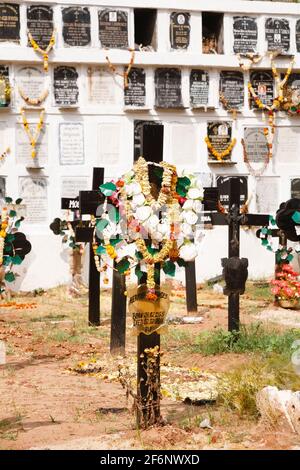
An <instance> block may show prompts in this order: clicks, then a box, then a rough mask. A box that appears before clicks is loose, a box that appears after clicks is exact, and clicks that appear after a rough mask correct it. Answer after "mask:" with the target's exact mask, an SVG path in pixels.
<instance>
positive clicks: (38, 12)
mask: <svg viewBox="0 0 300 470" xmlns="http://www.w3.org/2000/svg"><path fill="white" fill-rule="evenodd" d="M27 29H28V30H29V31H30V33H31V35H32V37H33V39H34V40H35V41H36V43H37V44H38V45H39V46H40V47H41V48H42V49H46V48H47V47H48V45H49V42H50V39H51V36H52V34H53V30H54V25H53V10H52V7H50V6H44V5H31V6H28V7H27ZM28 46H29V47H30V46H31V44H30V41H29V40H28Z"/></svg>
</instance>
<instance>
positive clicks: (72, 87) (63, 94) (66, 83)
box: [53, 65, 79, 106]
mask: <svg viewBox="0 0 300 470" xmlns="http://www.w3.org/2000/svg"><path fill="white" fill-rule="evenodd" d="M77 80H78V73H77V70H76V68H75V67H68V66H66V65H62V66H60V67H55V69H54V83H53V85H54V99H55V104H56V105H57V106H76V105H77V104H78V97H79V88H78V83H77Z"/></svg>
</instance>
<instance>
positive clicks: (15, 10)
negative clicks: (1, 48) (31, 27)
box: [0, 3, 20, 42]
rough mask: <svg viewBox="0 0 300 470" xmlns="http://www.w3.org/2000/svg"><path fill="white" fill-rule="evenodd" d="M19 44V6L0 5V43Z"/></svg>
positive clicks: (14, 4) (10, 4) (12, 4)
mask: <svg viewBox="0 0 300 470" xmlns="http://www.w3.org/2000/svg"><path fill="white" fill-rule="evenodd" d="M5 41H8V42H20V5H17V4H16V3H1V4H0V42H5Z"/></svg>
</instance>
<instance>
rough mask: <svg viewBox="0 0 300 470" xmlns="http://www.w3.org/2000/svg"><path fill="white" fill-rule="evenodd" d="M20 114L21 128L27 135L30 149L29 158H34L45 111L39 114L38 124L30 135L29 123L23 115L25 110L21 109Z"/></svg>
mask: <svg viewBox="0 0 300 470" xmlns="http://www.w3.org/2000/svg"><path fill="white" fill-rule="evenodd" d="M20 113H21V116H22V121H23V127H24V129H25V132H26V134H27V135H28V138H29V142H30V146H31V149H32V150H31V157H32V158H35V157H36V145H37V142H38V140H39V136H40V133H41V131H42V129H43V126H44V116H45V110H44V109H42V110H41V112H40V118H39V122H38V123H37V126H36V129H35V132H34V134H32V132H31V130H30V127H29V123H28V121H27V118H26V114H25V109H24V108H21V111H20Z"/></svg>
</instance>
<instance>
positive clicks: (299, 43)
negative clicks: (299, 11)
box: [296, 20, 300, 52]
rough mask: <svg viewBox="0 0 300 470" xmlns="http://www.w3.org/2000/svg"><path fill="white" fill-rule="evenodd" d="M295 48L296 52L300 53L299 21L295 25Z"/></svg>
mask: <svg viewBox="0 0 300 470" xmlns="http://www.w3.org/2000/svg"><path fill="white" fill-rule="evenodd" d="M296 47H297V52H300V20H297V23H296Z"/></svg>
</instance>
